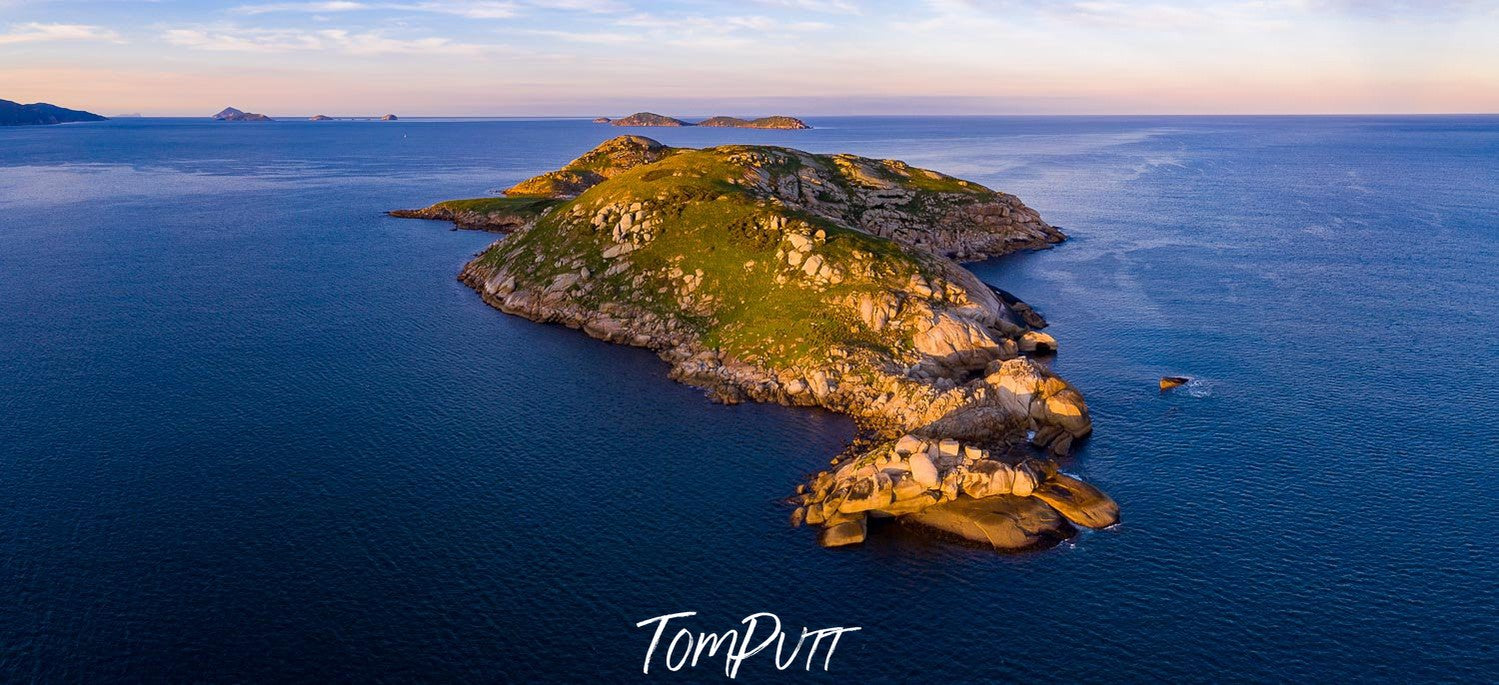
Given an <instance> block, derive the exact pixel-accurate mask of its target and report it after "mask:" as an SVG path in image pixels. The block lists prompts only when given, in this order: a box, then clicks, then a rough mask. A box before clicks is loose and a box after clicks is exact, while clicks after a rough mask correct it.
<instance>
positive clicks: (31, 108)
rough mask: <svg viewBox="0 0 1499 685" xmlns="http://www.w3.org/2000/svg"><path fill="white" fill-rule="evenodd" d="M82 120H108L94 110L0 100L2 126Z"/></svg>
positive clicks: (67, 122)
mask: <svg viewBox="0 0 1499 685" xmlns="http://www.w3.org/2000/svg"><path fill="white" fill-rule="evenodd" d="M137 116H139V115H137ZM80 121H106V118H105V117H101V116H99V115H97V114H94V113H93V112H85V111H83V110H77V109H68V108H66V107H58V106H57V105H49V104H47V103H45V102H35V103H32V104H29V105H23V104H21V103H19V102H12V101H10V100H0V126H45V125H50V124H69V123H74V122H80Z"/></svg>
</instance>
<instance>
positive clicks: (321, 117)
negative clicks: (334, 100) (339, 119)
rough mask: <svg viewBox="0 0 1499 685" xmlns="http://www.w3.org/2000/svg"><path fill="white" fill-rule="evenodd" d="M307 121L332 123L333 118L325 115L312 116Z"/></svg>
mask: <svg viewBox="0 0 1499 685" xmlns="http://www.w3.org/2000/svg"><path fill="white" fill-rule="evenodd" d="M307 120H308V121H333V117H330V116H328V115H326V114H314V115H312V116H311V117H308V118H307Z"/></svg>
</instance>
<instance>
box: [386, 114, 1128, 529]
mask: <svg viewBox="0 0 1499 685" xmlns="http://www.w3.org/2000/svg"><path fill="white" fill-rule="evenodd" d="M391 214H392V215H394V216H400V217H413V218H425V219H441V220H447V221H452V222H454V223H456V224H457V225H458V226H459V227H463V228H475V229H483V230H494V231H500V232H507V233H509V234H510V235H509V237H507V238H506V239H504V240H500V241H497V242H495V243H493V244H492V245H490V246H489V248H488V249H486V250H485V251H484V252H482V253H480V255H479V256H478V257H477V258H476V259H474V260H473V261H471V262H469V263H468V265H467V266H465V267H464V268H463V271H462V274H461V275H460V276H459V278H460V280H462V281H463V282H464V283H467V284H468V285H469V286H471V287H473V288H474V289H475V290H477V291H478V292H479V294H480V296H481V297H482V298H483V299H484V301H486V302H488V303H489V304H491V305H493V306H495V307H497V308H499V309H500V310H502V311H504V312H507V313H510V314H515V315H519V316H523V317H526V318H528V319H532V320H535V321H541V322H549V323H560V324H563V325H566V326H569V327H572V328H577V329H581V330H582V331H584V332H585V333H587V334H588V335H590V336H593V337H595V338H600V339H603V340H606V341H609V342H614V343H619V344H625V345H634V346H638V347H645V348H649V349H651V350H653V351H655V352H656V353H657V354H658V355H660V356H661V358H662V359H664V360H666V362H667V363H668V364H670V365H671V370H670V377H671V378H672V379H674V380H677V381H680V382H683V383H689V384H692V385H696V386H699V387H702V388H705V389H706V390H707V391H708V392H709V393H710V395H711V396H712V397H714V398H715V399H717V400H719V401H722V402H725V403H736V402H741V401H746V400H753V401H760V402H776V403H780V404H785V405H792V406H806V407H822V408H824V409H828V410H831V411H836V412H840V413H843V414H847V415H849V416H852V417H854V419H855V420H856V421H857V422H858V425H859V427H860V429H861V432H862V436H861V437H860V438H859V440H857V441H856V442H855V443H854V444H853V445H850V446H849V447H848V448H847V449H846V450H845V451H844V453H843V454H841V455H839V456H838V457H836V458H834V459H833V462H832V463H833V467H832V468H830V469H828V470H825V471H821V472H818V473H816V474H813V475H811V476H810V477H809V478H808V480H807V481H806V482H805V483H804V484H802V485H801V486H800V487H798V488H797V489H796V494H795V495H794V496H792V497H791V498H790V499H791V502H792V504H794V505H795V509H794V510H793V512H792V514H791V522H792V524H793V525H802V524H809V525H814V526H818V527H820V528H821V535H820V541H821V543H822V544H823V545H825V546H830V547H834V546H842V545H848V544H856V543H859V542H862V541H863V540H864V539H865V537H866V535H867V534H868V531H869V525H870V521H873V520H877V519H883V520H885V521H887V522H889V524H899V525H906V526H910V527H913V528H916V529H920V530H924V531H929V532H931V533H933V534H936V535H938V536H944V537H953V538H956V539H959V540H964V541H967V542H970V543H973V544H977V545H982V546H986V547H991V548H994V549H997V550H1003V551H1011V550H1019V549H1028V548H1034V547H1043V546H1048V545H1052V544H1055V543H1056V542H1058V541H1060V540H1063V539H1066V538H1068V537H1070V536H1071V535H1073V534H1074V533H1075V532H1076V529H1075V528H1074V526H1084V527H1089V528H1103V527H1107V526H1110V525H1113V524H1114V523H1116V522H1117V521H1118V520H1119V512H1118V506H1117V505H1116V504H1115V503H1114V501H1113V500H1112V499H1110V498H1109V497H1108V496H1107V495H1105V494H1104V493H1102V492H1101V491H1099V490H1098V489H1097V488H1095V487H1093V486H1091V485H1089V484H1087V483H1085V482H1083V481H1081V480H1079V479H1077V478H1073V477H1071V476H1069V475H1067V474H1065V473H1062V472H1061V471H1059V470H1058V465H1057V462H1056V460H1057V459H1059V458H1061V457H1063V456H1066V455H1068V454H1071V453H1072V450H1073V449H1074V446H1075V444H1076V443H1077V441H1079V440H1081V439H1083V438H1085V437H1086V436H1087V435H1089V434H1090V433H1091V432H1092V421H1091V419H1090V418H1089V413H1088V408H1087V405H1086V403H1085V402H1084V401H1083V397H1082V395H1081V394H1079V393H1078V391H1077V390H1076V389H1075V388H1073V387H1072V386H1071V385H1070V384H1068V383H1067V382H1066V381H1064V380H1062V379H1061V378H1059V377H1058V376H1057V375H1056V374H1054V373H1053V372H1052V371H1051V370H1050V367H1049V365H1048V364H1047V363H1046V362H1045V359H1046V358H1047V357H1049V356H1051V355H1052V354H1054V353H1055V352H1056V349H1057V341H1056V340H1055V339H1054V338H1052V336H1050V335H1047V334H1046V333H1043V332H1041V331H1040V330H1039V329H1040V328H1042V327H1044V326H1045V325H1046V322H1045V320H1044V319H1042V318H1041V316H1040V315H1039V314H1037V313H1036V312H1035V311H1033V310H1032V309H1031V308H1030V307H1028V306H1027V305H1025V303H1023V302H1021V301H1020V300H1018V299H1016V298H1015V297H1014V296H1012V295H1010V294H1009V293H1006V292H1004V291H1001V290H998V289H996V288H993V287H991V286H989V285H987V284H985V283H984V282H983V281H982V280H980V279H979V278H978V277H977V276H975V275H974V274H972V273H970V272H969V271H967V270H966V269H964V268H963V267H961V266H959V264H958V261H959V260H977V259H986V258H989V257H994V256H998V255H1004V254H1009V253H1012V252H1017V251H1021V250H1028V249H1037V248H1045V247H1048V246H1050V245H1052V244H1054V243H1057V242H1061V241H1062V240H1064V239H1065V237H1066V236H1064V235H1063V234H1062V232H1061V231H1060V230H1058V229H1056V228H1055V227H1053V226H1051V225H1049V224H1048V223H1046V222H1045V221H1043V220H1042V219H1041V216H1040V215H1039V214H1038V213H1037V212H1036V211H1035V210H1033V209H1031V208H1030V207H1027V206H1026V205H1025V204H1023V203H1021V201H1020V200H1019V199H1018V198H1016V197H1015V196H1013V195H1009V194H1006V193H1001V192H996V191H994V190H990V189H989V188H985V187H984V186H981V185H979V184H977V183H972V182H969V181H965V180H962V179H957V178H953V177H951V176H947V175H945V174H941V173H938V172H935V171H930V170H927V169H920V168H916V167H912V166H910V165H907V164H905V163H903V162H899V161H895V160H880V159H869V158H865V157H858V156H854V155H847V154H842V155H820V154H811V153H807V152H802V151H799V150H793V149H789V148H783V147H771V146H756V145H726V146H723V147H715V148H707V149H688V148H673V147H667V146H665V145H662V144H661V143H659V142H656V141H654V140H651V139H649V138H644V137H640V136H620V137H618V138H614V139H613V140H609V141H606V142H605V143H603V144H601V145H599V146H598V147H597V148H595V149H593V150H591V151H589V152H588V153H586V154H584V155H583V156H581V157H579V158H577V159H575V160H573V161H572V162H570V163H568V164H567V165H565V166H563V167H562V168H561V169H558V170H556V171H550V172H547V173H544V174H541V175H539V176H536V177H534V178H531V179H528V180H526V181H522V182H521V183H519V184H517V185H515V186H514V187H512V188H510V189H508V190H506V191H505V197H488V198H477V199H471V200H453V201H448V202H440V203H438V204H435V205H432V206H430V207H427V208H425V209H416V210H400V211H394V212H391ZM889 524H887V525H889Z"/></svg>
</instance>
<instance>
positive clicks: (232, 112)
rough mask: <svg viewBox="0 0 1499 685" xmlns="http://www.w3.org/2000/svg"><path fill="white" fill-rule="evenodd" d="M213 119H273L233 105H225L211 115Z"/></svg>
mask: <svg viewBox="0 0 1499 685" xmlns="http://www.w3.org/2000/svg"><path fill="white" fill-rule="evenodd" d="M213 119H214V120H215V121H275V119H272V118H270V117H268V116H266V115H264V114H255V113H252V112H241V111H239V110H237V109H235V108H233V107H225V108H224V109H223V110H222V111H220V112H219V113H218V114H215V115H213Z"/></svg>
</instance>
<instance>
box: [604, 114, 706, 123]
mask: <svg viewBox="0 0 1499 685" xmlns="http://www.w3.org/2000/svg"><path fill="white" fill-rule="evenodd" d="M609 123H611V124H613V125H615V126H691V125H692V124H689V123H687V122H685V121H682V120H681V119H676V118H673V117H669V116H666V115H664V114H656V113H655V112H636V113H634V114H631V115H630V116H627V117H621V118H619V119H615V120H614V121H611V122H609Z"/></svg>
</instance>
